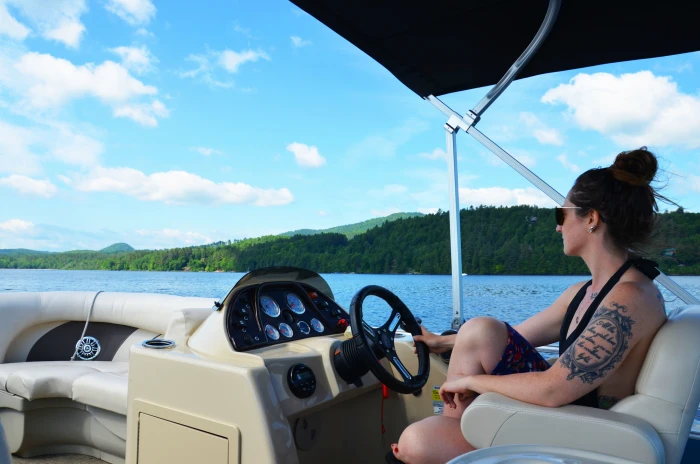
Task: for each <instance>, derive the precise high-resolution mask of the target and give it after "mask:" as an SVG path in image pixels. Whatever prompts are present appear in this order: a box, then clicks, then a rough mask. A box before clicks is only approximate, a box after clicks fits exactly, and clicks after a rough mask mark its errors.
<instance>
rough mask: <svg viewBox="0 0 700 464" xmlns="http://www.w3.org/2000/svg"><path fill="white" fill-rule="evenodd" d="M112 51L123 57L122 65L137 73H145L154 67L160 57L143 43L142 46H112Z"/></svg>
mask: <svg viewBox="0 0 700 464" xmlns="http://www.w3.org/2000/svg"><path fill="white" fill-rule="evenodd" d="M109 51H110V52H112V53H115V54H117V55H119V56H120V57H121V59H122V65H123V66H124V67H125V68H126V69H129V70H131V71H134V72H135V73H137V74H144V73H147V72H149V71H152V70H153V69H154V64H155V63H158V59H157V58H156V57H155V56H153V54H152V53H151V52H150V51H149V50H148V47H146V46H145V45H141V46H140V47H124V46H122V47H116V48H110V50H109Z"/></svg>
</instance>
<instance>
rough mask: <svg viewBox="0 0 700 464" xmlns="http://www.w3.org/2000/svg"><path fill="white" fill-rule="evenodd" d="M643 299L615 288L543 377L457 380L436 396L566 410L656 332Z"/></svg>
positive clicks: (633, 289)
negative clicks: (496, 398) (464, 395)
mask: <svg viewBox="0 0 700 464" xmlns="http://www.w3.org/2000/svg"><path fill="white" fill-rule="evenodd" d="M644 295H645V291H644V290H643V289H641V288H640V287H639V286H637V285H635V284H633V283H620V284H618V285H617V286H616V287H615V288H614V289H613V291H612V292H610V294H609V295H608V296H607V297H606V298H605V300H603V302H602V303H601V305H600V307H599V308H598V310H597V311H596V312H595V314H594V315H593V317H592V318H591V321H590V322H589V324H588V326H587V327H586V329H585V330H584V331H583V333H582V334H581V336H580V337H579V338H578V339H577V340H576V341H575V342H574V343H573V344H572V345H571V346H570V347H569V349H568V350H566V351H565V352H564V354H563V355H562V356H561V357H560V358H559V360H558V361H557V362H556V363H555V364H554V365H553V366H552V367H551V368H550V369H549V370H547V371H545V372H528V373H524V374H512V375H506V376H492V375H473V376H468V377H463V378H460V379H456V380H453V381H450V382H446V383H445V384H444V385H443V388H442V389H441V394H442V392H443V390H444V392H445V393H446V395H445V397H448V398H449V396H450V393H451V392H454V393H461V392H463V391H473V392H475V393H485V392H498V393H501V394H504V395H506V396H509V397H511V398H515V399H517V400H521V401H525V402H528V403H533V404H539V405H542V406H549V407H558V406H561V405H564V404H569V403H571V402H572V401H575V400H576V399H578V398H580V397H582V396H584V395H585V394H587V393H589V392H591V391H593V390H595V389H596V388H598V386H600V385H601V384H602V383H603V382H604V381H605V379H606V378H609V377H610V375H611V374H612V373H613V372H614V371H615V370H616V369H618V368H619V367H620V365H621V364H622V363H623V362H624V360H625V359H626V358H627V356H628V355H629V353H630V352H631V351H632V349H633V348H634V346H635V345H636V344H637V343H638V342H639V341H640V340H641V339H643V338H644V337H645V336H646V335H647V334H649V333H650V332H651V331H653V330H655V329H657V328H658V327H657V324H656V320H655V318H654V317H648V316H647V317H645V316H646V315H647V314H649V313H650V311H653V309H652V308H650V303H649V302H648V300H647V301H645V298H644ZM652 304H654V303H652ZM656 304H658V303H656ZM446 402H447V403H448V405H449V401H446Z"/></svg>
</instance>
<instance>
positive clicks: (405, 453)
mask: <svg viewBox="0 0 700 464" xmlns="http://www.w3.org/2000/svg"><path fill="white" fill-rule="evenodd" d="M433 420H434V418H432V417H429V418H427V419H424V420H422V421H420V422H415V423H413V424H411V425H409V426H408V427H406V429H405V430H404V431H403V433H402V434H401V438H399V443H398V451H397V452H396V453H395V455H396V456H397V457H398V458H399V459H400V460H402V461H404V462H405V463H407V464H412V463H422V462H429V461H430V458H431V456H430V454H431V448H432V446H431V441H432V440H433V439H434V434H435V432H436V430H434V428H433V426H432V425H431V423H432V421H433ZM433 451H434V450H433Z"/></svg>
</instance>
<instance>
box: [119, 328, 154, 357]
mask: <svg viewBox="0 0 700 464" xmlns="http://www.w3.org/2000/svg"><path fill="white" fill-rule="evenodd" d="M157 335H159V334H157V333H155V332H151V331H150V330H144V329H138V330H137V331H135V332H134V333H132V334H131V335H129V337H128V338H127V339H126V340H124V343H122V346H120V347H119V349H118V350H117V352H116V353H114V358H112V361H129V352H130V351H131V346H132V345H140V344H141V343H142V342H143V341H144V340H150V339H152V338H153V337H155V336H157Z"/></svg>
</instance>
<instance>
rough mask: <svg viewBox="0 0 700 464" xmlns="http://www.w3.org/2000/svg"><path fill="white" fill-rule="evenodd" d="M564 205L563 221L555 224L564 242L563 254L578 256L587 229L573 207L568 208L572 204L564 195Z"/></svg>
mask: <svg viewBox="0 0 700 464" xmlns="http://www.w3.org/2000/svg"><path fill="white" fill-rule="evenodd" d="M564 206H565V207H567V209H564V223H563V224H562V225H558V224H557V232H559V233H560V234H561V238H562V241H563V242H564V254H565V255H567V256H578V255H579V251H580V249H581V247H582V246H583V244H584V243H586V242H585V240H586V235H587V230H586V223H585V221H584V220H583V219H581V218H580V217H578V216H577V215H576V210H575V209H570V208H571V207H572V206H576V205H574V204H573V203H572V202H571V200H569V197H568V196H567V197H566V201H565V202H564Z"/></svg>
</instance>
